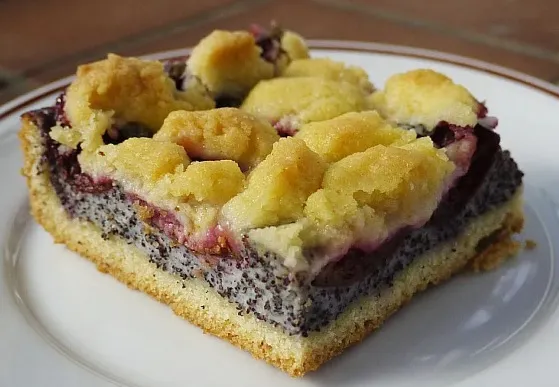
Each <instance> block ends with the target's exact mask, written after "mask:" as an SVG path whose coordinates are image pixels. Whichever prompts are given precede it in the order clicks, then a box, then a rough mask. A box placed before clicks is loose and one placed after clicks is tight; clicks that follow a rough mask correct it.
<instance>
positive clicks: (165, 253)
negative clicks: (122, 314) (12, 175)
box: [20, 28, 523, 376]
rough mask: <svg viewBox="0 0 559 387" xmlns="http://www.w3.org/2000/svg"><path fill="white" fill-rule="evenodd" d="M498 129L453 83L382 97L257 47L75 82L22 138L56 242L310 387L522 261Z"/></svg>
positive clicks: (106, 70) (274, 38) (401, 78)
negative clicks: (471, 281) (431, 308)
mask: <svg viewBox="0 0 559 387" xmlns="http://www.w3.org/2000/svg"><path fill="white" fill-rule="evenodd" d="M313 66H316V71H312V68H313ZM336 74H337V75H336ZM274 101H276V102H277V103H274ZM278 123H280V124H278ZM495 126H496V119H494V118H492V117H489V116H488V115H487V109H486V107H485V105H484V104H482V103H480V102H478V101H477V100H476V99H475V98H474V97H473V96H472V95H471V94H470V92H469V91H468V90H466V89H465V88H464V87H462V86H460V85H457V84H455V83H454V82H453V81H452V80H450V79H449V78H447V77H446V76H444V75H442V74H439V73H436V72H434V71H432V70H416V71H410V72H407V73H403V74H396V75H394V76H393V77H392V78H391V79H389V80H388V82H387V83H386V85H385V87H384V88H383V89H376V88H375V87H373V86H372V84H371V83H370V82H369V80H368V78H367V76H366V73H365V72H364V71H363V70H360V69H356V68H351V67H348V66H345V65H343V64H339V63H337V62H334V61H330V60H322V59H321V60H313V59H312V58H309V55H308V51H307V49H306V45H305V43H304V41H303V40H302V39H301V38H300V36H299V35H297V34H295V33H292V32H284V31H282V30H281V29H278V28H276V29H273V30H272V31H264V30H262V29H261V28H254V29H253V30H252V31H249V32H247V31H236V32H235V31H234V32H227V31H218V32H214V33H212V34H210V35H209V36H208V37H206V38H205V39H203V40H202V41H201V42H200V44H199V45H198V46H197V47H195V48H194V50H193V51H192V55H191V56H189V57H188V58H184V59H182V60H172V61H170V62H168V63H166V64H163V63H159V62H155V61H147V60H140V59H135V58H123V57H119V56H116V55H110V56H109V57H108V58H107V59H106V60H103V61H100V62H96V63H91V64H87V65H84V66H81V67H80V68H79V69H78V72H77V77H76V79H75V80H74V81H73V82H72V84H71V85H70V86H69V87H68V88H67V90H66V92H65V93H64V94H63V95H61V96H60V97H59V98H58V99H57V100H56V101H53V106H52V107H46V108H43V109H39V110H35V111H30V112H27V113H25V114H23V116H22V129H21V131H20V138H21V144H22V149H23V153H24V157H25V165H24V169H23V172H24V175H25V177H26V179H27V184H28V187H29V193H30V203H31V211H32V214H33V216H34V218H35V219H36V220H37V222H39V223H40V224H41V225H42V226H43V227H44V228H45V229H46V230H47V231H48V232H49V233H50V234H51V235H52V236H53V237H54V239H55V241H56V242H57V243H63V244H65V245H66V246H67V247H68V248H69V249H71V250H73V251H76V252H77V253H79V254H81V255H82V256H84V257H86V258H88V259H90V260H91V261H93V262H94V263H95V264H96V265H97V267H98V269H99V270H100V271H102V272H106V273H109V274H110V275H112V276H113V277H115V278H116V279H118V280H120V281H122V282H123V283H125V284H127V285H128V286H130V287H131V288H134V289H138V290H140V291H142V292H145V293H147V294H149V295H151V296H153V297H154V298H156V299H157V300H159V301H161V302H163V303H166V304H168V305H169V306H170V307H171V308H172V309H173V310H174V311H175V313H176V314H177V315H179V316H181V317H183V318H185V319H186V320H187V321H189V322H191V323H193V324H196V325H197V326H199V327H200V328H202V329H203V330H204V331H206V332H209V333H211V334H214V335H216V336H218V337H221V338H223V339H225V340H227V341H229V342H231V343H233V344H235V345H237V346H238V347H240V348H242V349H244V350H246V351H249V352H250V353H251V354H252V355H253V356H254V357H256V358H259V359H263V360H265V361H267V362H268V363H270V364H272V365H274V366H276V367H279V368H280V369H282V370H284V371H285V372H287V373H288V374H290V375H292V376H302V375H304V374H306V373H307V372H310V371H313V370H316V369H318V368H319V367H320V366H321V365H323V364H324V363H325V362H327V361H328V360H329V359H331V358H332V357H334V356H336V355H338V354H340V353H342V352H343V351H344V350H345V349H347V348H348V347H350V346H351V345H354V344H356V343H359V342H360V341H362V340H363V339H365V338H366V337H367V336H368V335H369V334H370V333H371V332H373V331H375V330H376V329H377V328H378V327H379V326H380V325H381V324H382V323H383V322H384V321H386V320H387V319H388V318H389V317H390V316H391V315H392V314H393V313H394V312H396V311H397V310H398V309H399V308H400V307H401V306H402V305H404V304H405V303H406V302H407V301H408V300H410V299H411V298H412V297H413V295H414V294H417V293H418V292H420V291H422V290H424V289H426V288H427V287H428V286H429V285H435V284H438V283H440V282H441V281H444V280H446V279H448V278H449V277H451V276H452V275H454V274H456V273H459V272H460V271H462V270H464V269H465V268H468V267H471V268H473V269H476V270H479V269H489V268H493V267H496V266H498V265H499V264H500V263H501V262H502V261H503V260H504V259H505V258H507V257H509V256H511V255H512V254H514V253H515V252H516V249H517V244H516V242H514V239H513V235H514V234H515V233H517V232H519V231H520V230H521V229H522V224H523V212H522V178H523V174H522V172H521V171H520V170H519V168H518V166H517V164H516V163H515V161H514V160H513V159H512V158H511V156H510V154H509V152H508V151H506V150H503V149H502V148H501V146H500V138H499V135H498V134H497V133H496V132H495Z"/></svg>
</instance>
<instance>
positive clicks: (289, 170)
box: [222, 137, 326, 230]
mask: <svg viewBox="0 0 559 387" xmlns="http://www.w3.org/2000/svg"><path fill="white" fill-rule="evenodd" d="M325 168H326V165H325V163H324V162H323V161H322V160H321V158H320V156H318V155H317V154H316V153H314V152H313V151H311V150H310V149H309V148H308V147H307V146H306V145H305V143H304V142H303V141H301V140H299V139H296V138H293V137H288V138H282V139H280V140H279V141H278V142H276V143H275V144H274V149H273V150H272V153H270V154H269V155H268V157H266V159H265V160H264V161H263V162H262V163H260V164H259V165H258V166H257V167H256V168H255V169H254V170H253V171H252V173H251V174H250V175H249V178H248V185H247V188H246V189H245V190H244V191H243V192H241V193H240V194H239V195H237V196H235V197H234V198H233V199H231V200H230V201H229V202H228V203H226V204H225V206H224V207H223V210H222V211H223V214H224V216H225V219H227V221H228V222H229V223H230V224H231V225H232V226H233V227H234V228H235V229H240V230H243V229H248V228H258V227H266V226H274V225H279V224H282V223H289V222H292V221H294V220H297V219H299V218H300V217H301V216H302V215H303V206H304V204H305V201H306V200H307V197H308V196H309V195H310V194H311V193H313V192H314V191H316V190H317V189H318V188H319V187H320V183H321V182H322V174H323V173H324V170H325Z"/></svg>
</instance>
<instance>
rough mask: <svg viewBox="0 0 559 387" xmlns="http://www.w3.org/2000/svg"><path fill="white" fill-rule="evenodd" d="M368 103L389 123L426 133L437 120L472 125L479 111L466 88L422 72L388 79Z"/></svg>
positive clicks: (442, 77)
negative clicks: (415, 128)
mask: <svg viewBox="0 0 559 387" xmlns="http://www.w3.org/2000/svg"><path fill="white" fill-rule="evenodd" d="M371 102H372V105H373V106H374V108H375V109H377V110H378V111H379V112H380V114H381V115H382V116H384V117H386V118H387V119H389V120H390V121H392V122H394V123H397V124H408V125H423V126H424V127H425V128H426V129H427V130H428V131H429V130H431V129H433V128H434V127H435V126H436V125H437V124H438V123H439V122H440V121H447V122H449V123H451V124H456V125H460V126H467V125H470V126H473V125H475V124H476V123H477V112H478V109H479V104H478V102H477V101H476V99H475V98H474V97H473V96H472V94H470V92H469V91H468V90H467V89H466V88H464V87H463V86H461V85H458V84H456V83H454V82H453V81H452V80H451V79H450V78H448V77H447V76H445V75H443V74H441V73H438V72H436V71H433V70H425V69H419V70H412V71H408V72H406V73H401V74H396V75H393V76H391V77H390V78H389V79H388V81H387V82H386V85H385V88H384V90H380V91H377V92H376V93H374V94H373V96H372V98H371Z"/></svg>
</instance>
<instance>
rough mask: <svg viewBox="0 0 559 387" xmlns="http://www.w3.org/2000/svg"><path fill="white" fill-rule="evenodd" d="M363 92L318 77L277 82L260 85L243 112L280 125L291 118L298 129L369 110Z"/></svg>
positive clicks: (252, 93) (251, 93) (348, 85)
mask: <svg viewBox="0 0 559 387" xmlns="http://www.w3.org/2000/svg"><path fill="white" fill-rule="evenodd" d="M366 106H367V100H366V98H365V95H364V94H363V93H362V91H361V90H360V89H359V88H358V87H356V86H354V85H351V84H349V83H345V82H335V81H332V80H329V79H323V78H315V77H297V78H284V77H282V78H275V79H270V80H266V81H262V82H260V83H258V84H257V85H256V86H255V87H254V89H252V90H251V92H250V93H249V95H248V96H247V98H246V99H245V101H244V102H243V104H242V106H241V109H243V110H245V111H247V112H249V113H252V114H254V115H257V116H260V117H263V118H264V119H266V120H268V121H269V122H273V123H276V122H278V121H280V120H281V119H285V118H290V119H291V122H290V124H291V125H293V126H295V127H296V128H298V127H299V126H300V125H302V124H305V123H307V122H313V121H322V120H327V119H330V118H334V117H337V116H339V115H341V114H343V113H347V112H352V111H361V110H365V109H366Z"/></svg>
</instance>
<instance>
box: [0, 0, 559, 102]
mask: <svg viewBox="0 0 559 387" xmlns="http://www.w3.org/2000/svg"><path fill="white" fill-rule="evenodd" d="M139 4H140V3H138V2H134V1H131V0H115V1H108V0H97V1H95V2H76V1H71V0H42V1H40V2H37V1H32V0H0V25H1V26H2V28H0V51H1V52H2V54H1V55H0V103H1V102H3V101H6V100H7V99H8V98H13V97H14V96H15V95H18V94H21V93H22V92H25V91H26V90H29V89H32V88H33V87H36V86H37V85H40V84H44V83H46V82H49V81H52V80H54V79H57V78H59V77H62V76H65V75H68V74H71V73H73V72H74V71H75V68H76V66H77V65H78V64H80V63H83V62H87V61H92V60H96V59H99V58H102V57H104V56H106V53H107V52H116V53H120V54H123V55H141V54H147V53H150V52H155V51H161V50H168V49H175V48H182V47H187V46H191V45H193V44H196V42H197V41H198V40H199V39H200V38H202V37H203V36H204V35H206V34H207V33H209V32H210V31H212V30H213V29H216V28H224V29H232V28H245V27H247V26H248V25H249V24H250V23H253V22H256V23H262V24H267V23H268V22H269V21H270V20H272V19H275V20H277V21H278V22H280V23H281V24H282V25H284V26H285V27H287V28H291V29H293V30H296V31H298V32H300V33H302V34H303V35H305V36H306V37H308V38H320V39H329V38H330V39H345V40H361V41H377V42H386V43H394V44H403V45H410V46H415V47H424V48H430V49H436V50H441V51H447V52H452V53H455V54H460V55H465V56H469V57H473V58H477V59H482V60H485V61H489V62H492V63H496V64H500V65H504V66H507V67H511V68H514V69H517V70H520V71H523V72H526V73H529V74H531V75H535V76H537V77H540V78H542V79H545V80H549V81H554V82H556V81H558V80H559V29H557V28H556V26H555V22H554V18H555V15H556V14H557V13H559V3H557V2H555V1H554V0H534V1H531V2H530V3H529V6H528V5H526V3H525V2H521V1H520V0H496V1H494V2H484V1H478V0H454V1H442V0H434V1H430V2H418V1H414V0H401V1H389V0H204V1H178V0H161V1H155V0H145V1H142V2H141V5H139Z"/></svg>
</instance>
